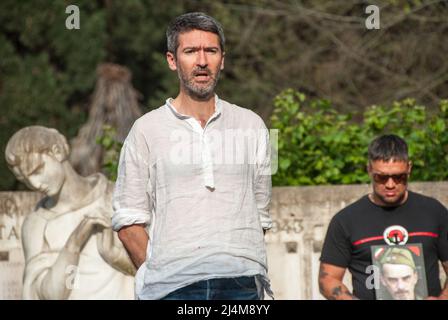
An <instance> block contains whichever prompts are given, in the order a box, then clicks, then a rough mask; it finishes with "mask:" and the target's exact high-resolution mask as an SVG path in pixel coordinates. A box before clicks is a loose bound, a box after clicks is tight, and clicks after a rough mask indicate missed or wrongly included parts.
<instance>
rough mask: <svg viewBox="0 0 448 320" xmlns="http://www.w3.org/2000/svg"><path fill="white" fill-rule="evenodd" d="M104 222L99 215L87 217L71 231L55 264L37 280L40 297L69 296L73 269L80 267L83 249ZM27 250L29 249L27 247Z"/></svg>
mask: <svg viewBox="0 0 448 320" xmlns="http://www.w3.org/2000/svg"><path fill="white" fill-rule="evenodd" d="M104 224H105V222H104V221H102V219H101V218H98V217H85V218H84V219H83V220H82V221H81V223H80V224H79V225H78V226H77V227H76V228H75V230H74V231H73V232H72V233H71V235H70V237H69V238H68V240H67V242H66V244H65V246H64V247H63V248H62V249H61V251H60V252H59V253H58V256H57V258H56V261H55V262H54V264H53V265H52V266H51V267H50V268H48V269H46V274H45V275H39V276H40V277H43V279H42V281H38V282H36V285H38V286H40V287H38V288H35V289H36V291H37V293H38V296H39V298H41V299H52V300H60V299H67V298H68V297H69V295H70V293H71V291H72V288H73V283H72V282H71V281H70V278H69V277H72V275H71V271H73V270H76V268H77V267H78V264H79V258H80V254H81V251H82V249H83V247H84V246H85V244H86V243H87V241H88V240H89V238H90V236H91V235H92V233H93V232H94V231H95V228H98V227H99V228H102V227H104ZM30 227H32V224H28V225H27V227H25V229H29V228H30ZM25 229H24V230H25ZM43 230H44V228H42V229H41V233H42V234H41V235H40V236H41V237H42V239H43ZM28 238H29V239H27V240H26V242H29V241H31V240H32V237H28ZM26 251H27V249H26V247H25V252H26ZM30 253H31V252H30Z"/></svg>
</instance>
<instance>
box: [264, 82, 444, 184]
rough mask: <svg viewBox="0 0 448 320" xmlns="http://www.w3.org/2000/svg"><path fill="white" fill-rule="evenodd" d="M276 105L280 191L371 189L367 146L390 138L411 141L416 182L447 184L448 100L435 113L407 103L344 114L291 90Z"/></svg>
mask: <svg viewBox="0 0 448 320" xmlns="http://www.w3.org/2000/svg"><path fill="white" fill-rule="evenodd" d="M274 105H275V108H274V112H273V115H272V117H271V122H272V127H273V128H275V129H278V130H279V143H278V157H279V160H278V161H279V162H278V163H279V169H278V172H277V174H275V175H274V176H273V183H274V184H275V185H320V184H354V183H366V182H368V181H369V177H368V175H367V172H366V164H367V148H368V144H369V142H370V141H371V140H372V139H373V138H375V137H376V136H378V135H381V134H386V133H393V134H397V135H399V136H401V137H402V138H404V139H405V140H406V141H407V143H408V145H409V153H410V157H411V159H412V162H413V173H412V179H413V180H416V181H438V180H446V179H447V178H448V166H447V163H448V132H447V130H446V128H447V126H448V100H441V101H440V103H439V105H438V111H437V112H435V113H429V112H428V110H427V108H426V107H425V106H422V105H419V104H417V103H416V101H415V100H413V99H405V100H402V101H398V102H394V103H392V105H373V106H370V107H367V108H366V110H365V112H363V113H361V114H343V113H340V112H338V111H336V110H335V109H334V108H333V106H332V104H331V102H330V101H327V100H322V99H315V100H309V99H307V97H306V96H305V94H303V93H300V92H297V91H295V90H292V89H288V90H285V91H284V92H282V93H281V94H279V95H278V96H277V97H276V99H275V102H274ZM354 119H356V120H357V121H354Z"/></svg>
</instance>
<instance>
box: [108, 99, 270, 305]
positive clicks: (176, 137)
mask: <svg viewBox="0 0 448 320" xmlns="http://www.w3.org/2000/svg"><path fill="white" fill-rule="evenodd" d="M170 101H171V99H168V100H167V101H166V104H165V105H163V106H161V107H159V108H158V109H155V110H153V111H151V112H148V113H146V114H145V115H143V116H142V117H141V118H139V119H138V120H137V121H136V122H135V123H134V125H133V127H132V129H131V130H130V132H129V134H128V136H127V138H126V140H125V142H124V144H123V148H122V150H121V154H120V160H119V167H118V178H117V182H116V185H115V192H114V200H113V207H114V215H113V217H112V225H113V229H114V230H115V231H118V230H120V229H121V228H122V227H124V226H128V225H133V224H146V225H147V226H148V227H149V242H148V247H147V252H146V261H145V263H143V264H142V266H141V267H140V268H139V269H138V270H137V274H136V280H135V281H136V285H135V294H136V298H137V299H160V298H163V297H164V296H166V295H168V294H169V293H170V292H172V291H174V290H177V289H179V288H181V287H184V286H187V285H189V284H192V283H194V282H197V281H201V280H207V279H213V278H230V277H239V276H253V275H255V276H257V277H256V279H257V280H258V281H257V284H258V285H259V289H260V292H261V293H262V292H263V289H264V290H266V292H267V293H268V294H269V295H271V296H272V292H271V290H270V286H269V279H268V277H267V261H266V249H265V244H264V234H263V229H269V228H271V226H272V220H271V218H270V216H269V212H268V209H269V203H270V199H271V189H272V187H271V175H270V147H269V146H270V145H269V135H268V131H267V129H266V126H265V125H264V123H263V120H262V119H261V118H260V117H259V116H258V115H256V114H255V113H254V112H252V111H250V110H248V109H244V108H240V107H238V106H236V105H232V104H230V103H228V102H226V101H224V100H220V99H219V98H218V97H217V96H215V113H214V114H213V115H212V117H211V118H210V119H209V121H208V122H207V124H206V125H205V127H204V128H202V127H201V125H200V124H199V122H198V121H196V120H195V119H194V118H192V117H189V116H186V115H183V114H180V113H178V112H177V111H176V109H175V108H174V107H173V106H172V105H171V102H170Z"/></svg>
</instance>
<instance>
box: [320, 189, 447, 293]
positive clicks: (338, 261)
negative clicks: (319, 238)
mask: <svg viewBox="0 0 448 320" xmlns="http://www.w3.org/2000/svg"><path fill="white" fill-rule="evenodd" d="M392 226H398V227H399V228H398V229H400V230H403V229H402V228H404V229H405V233H406V231H407V234H405V239H404V242H400V240H401V239H402V235H401V233H398V234H397V233H395V238H394V237H393V238H390V241H392V242H394V244H405V243H407V244H411V243H421V245H422V247H423V253H424V259H425V271H426V279H427V284H428V293H429V295H430V296H438V295H439V294H440V292H441V286H440V279H439V265H438V260H440V261H448V210H447V209H446V208H445V207H444V206H443V205H442V204H441V203H440V202H439V201H437V200H435V199H433V198H430V197H426V196H423V195H421V194H418V193H415V192H411V191H409V195H408V199H407V200H406V202H405V203H404V204H403V205H401V206H399V207H394V208H386V207H381V206H378V205H376V204H374V203H373V202H371V201H370V200H369V198H368V196H367V195H366V196H364V197H362V198H361V199H359V200H358V201H356V202H355V203H353V204H351V205H349V206H348V207H346V208H344V209H342V210H341V211H340V212H338V213H337V214H336V215H335V216H334V217H333V219H332V220H331V222H330V225H329V227H328V231H327V235H326V237H325V242H324V245H323V249H322V255H321V257H320V260H321V262H324V263H328V264H332V265H335V266H339V267H343V268H348V269H349V270H350V272H351V273H352V284H353V294H354V295H355V296H356V297H358V298H360V299H368V300H372V299H375V289H368V288H367V286H366V280H367V278H368V277H369V276H370V273H367V272H366V268H367V267H368V266H369V265H372V259H371V251H370V250H371V249H370V247H371V246H372V245H387V244H391V243H387V242H386V240H385V238H384V233H385V230H386V229H388V228H390V227H392ZM400 227H402V228H400ZM394 228H395V227H393V228H391V229H394ZM391 229H388V230H391ZM388 233H389V232H388ZM389 235H390V233H389ZM397 235H398V237H397ZM388 241H389V240H388Z"/></svg>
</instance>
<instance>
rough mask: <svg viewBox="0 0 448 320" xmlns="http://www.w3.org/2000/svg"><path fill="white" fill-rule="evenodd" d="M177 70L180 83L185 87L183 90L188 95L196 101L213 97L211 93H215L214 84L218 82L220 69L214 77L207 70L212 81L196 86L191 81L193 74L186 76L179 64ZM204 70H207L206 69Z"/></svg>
mask: <svg viewBox="0 0 448 320" xmlns="http://www.w3.org/2000/svg"><path fill="white" fill-rule="evenodd" d="M177 70H178V71H177V75H178V77H179V80H180V84H181V86H182V87H184V88H185V91H186V92H187V94H188V95H189V96H190V97H192V98H193V99H194V100H198V101H206V100H209V99H210V98H211V97H213V95H214V94H215V88H216V85H217V84H218V79H219V75H220V74H221V70H220V69H218V70H217V72H216V74H215V76H214V77H213V76H212V75H211V72H209V75H210V77H211V79H212V81H211V83H210V84H209V85H208V86H206V87H197V86H196V85H195V84H194V82H193V81H194V75H193V76H190V77H188V76H187V75H185V73H184V72H183V70H182V69H181V68H180V67H179V66H178V67H177ZM205 70H207V71H209V70H208V69H205Z"/></svg>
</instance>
